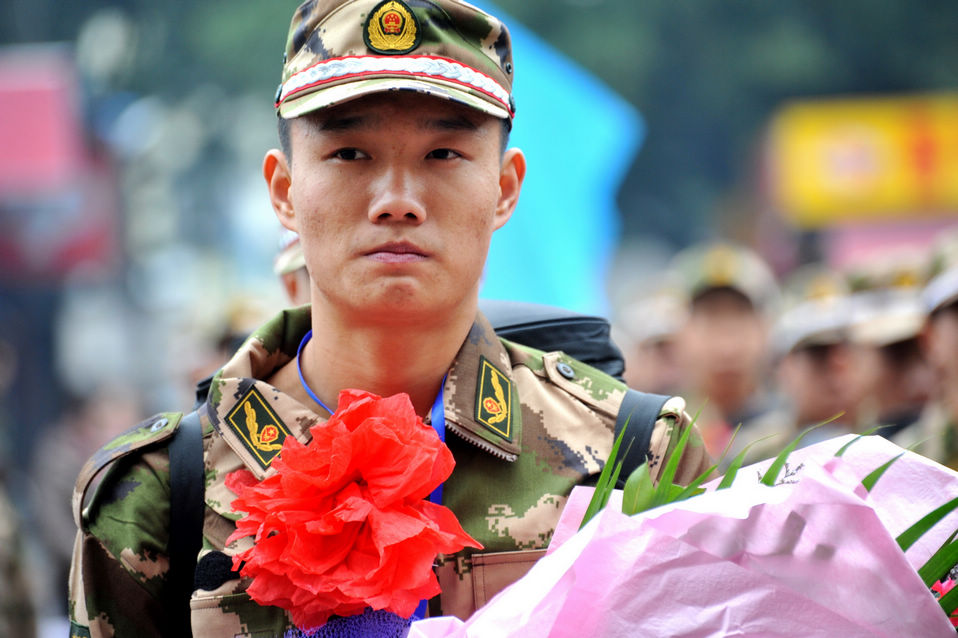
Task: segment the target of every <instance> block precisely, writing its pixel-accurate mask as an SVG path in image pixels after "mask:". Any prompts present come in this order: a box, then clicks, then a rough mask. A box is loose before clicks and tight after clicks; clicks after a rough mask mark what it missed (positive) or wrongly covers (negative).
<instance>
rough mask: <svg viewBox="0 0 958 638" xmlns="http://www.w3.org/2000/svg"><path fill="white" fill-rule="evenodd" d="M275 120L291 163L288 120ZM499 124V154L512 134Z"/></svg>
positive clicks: (503, 122)
mask: <svg viewBox="0 0 958 638" xmlns="http://www.w3.org/2000/svg"><path fill="white" fill-rule="evenodd" d="M276 120H277V123H276V132H277V133H278V135H279V148H280V150H282V151H283V155H285V156H286V160H287V161H289V162H292V161H293V145H292V144H291V143H290V137H289V127H290V120H287V119H286V118H283V117H279V116H277V118H276ZM499 122H500V126H501V128H500V131H499V151H500V152H501V153H505V152H506V149H507V148H509V134H510V133H511V132H512V122H511V121H510V120H509V119H508V118H503V119H500V120H499Z"/></svg>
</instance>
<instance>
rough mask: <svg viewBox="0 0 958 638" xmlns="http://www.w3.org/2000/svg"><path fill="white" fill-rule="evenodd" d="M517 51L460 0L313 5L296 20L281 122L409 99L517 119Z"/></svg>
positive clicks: (314, 1)
mask: <svg viewBox="0 0 958 638" xmlns="http://www.w3.org/2000/svg"><path fill="white" fill-rule="evenodd" d="M512 77H513V68H512V45H511V42H510V38H509V31H508V30H507V29H506V26H505V25H504V24H502V23H501V22H500V21H499V20H498V19H497V18H495V17H493V16H491V15H489V14H487V13H485V12H483V11H481V10H480V9H477V8H476V7H473V6H472V5H469V4H467V3H465V2H460V1H459V0H415V1H413V0H409V2H408V3H407V2H404V1H403V0H345V1H343V0H309V1H307V2H304V3H303V4H302V5H301V6H300V7H299V8H298V9H297V10H296V13H295V15H294V16H293V20H292V23H291V24H290V28H289V36H288V37H287V41H286V56H285V63H284V65H283V81H282V84H280V86H279V89H278V90H277V93H276V108H277V110H278V113H279V115H280V116H281V117H283V118H286V119H289V118H294V117H299V116H300V115H303V114H305V113H309V112H311V111H315V110H317V109H322V108H326V107H329V106H333V105H336V104H341V103H343V102H346V101H348V100H352V99H354V98H358V97H361V96H364V95H368V94H370V93H377V92H380V91H390V90H397V89H402V90H412V91H418V92H420V93H425V94H428V95H433V96H436V97H440V98H445V99H448V100H453V101H456V102H459V103H462V104H465V105H467V106H471V107H473V108H476V109H479V110H480V111H483V112H484V113H488V114H490V115H493V116H495V117H498V118H503V119H506V118H508V119H510V120H511V119H512V116H513V115H514V114H515V102H514V101H513V98H512Z"/></svg>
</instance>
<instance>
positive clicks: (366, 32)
mask: <svg viewBox="0 0 958 638" xmlns="http://www.w3.org/2000/svg"><path fill="white" fill-rule="evenodd" d="M421 39H422V29H421V28H420V25H419V18H417V17H416V14H415V13H413V12H412V9H410V8H409V7H408V6H406V3H405V2H403V1H402V0H384V1H383V2H380V3H379V4H377V5H376V7H375V8H374V9H373V10H372V11H370V12H369V15H368V16H367V17H366V24H365V25H364V26H363V40H365V42H366V46H368V47H369V48H370V49H372V50H373V51H375V52H376V53H383V54H385V55H399V54H403V53H409V52H410V51H412V50H413V49H415V48H416V47H418V46H419V42H420V40H421Z"/></svg>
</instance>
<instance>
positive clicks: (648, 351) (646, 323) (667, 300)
mask: <svg viewBox="0 0 958 638" xmlns="http://www.w3.org/2000/svg"><path fill="white" fill-rule="evenodd" d="M686 312H687V310H686V304H685V303H683V299H682V298H681V296H680V295H679V294H677V293H676V292H674V291H669V290H661V291H657V292H654V293H652V294H651V295H648V296H645V295H643V296H641V297H639V298H638V299H636V300H635V301H633V302H632V303H630V304H628V305H627V306H626V307H625V308H624V309H623V310H622V312H621V313H619V316H618V319H617V321H616V325H615V330H616V335H615V340H616V343H618V344H619V346H620V347H621V348H622V352H623V354H624V355H625V375H624V378H625V382H626V383H628V384H629V386H630V387H633V388H635V389H637V390H642V391H643V392H654V393H656V394H675V393H677V392H679V389H680V387H681V372H680V370H679V364H678V360H677V357H676V352H675V337H676V333H677V332H678V330H679V327H680V326H681V325H682V324H683V323H684V322H685V318H686Z"/></svg>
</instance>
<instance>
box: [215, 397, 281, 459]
mask: <svg viewBox="0 0 958 638" xmlns="http://www.w3.org/2000/svg"><path fill="white" fill-rule="evenodd" d="M226 422H227V423H228V424H229V426H230V427H231V428H232V429H233V431H234V432H236V434H237V435H238V436H239V438H240V440H241V441H242V442H243V445H244V446H245V447H246V449H247V450H249V452H250V454H252V456H253V458H254V459H256V462H257V463H259V465H260V467H261V468H262V469H264V470H265V469H267V468H268V467H269V466H270V464H271V463H272V462H273V459H275V458H276V457H277V456H278V455H279V451H280V450H281V449H283V441H284V440H285V439H286V437H287V436H289V430H288V429H287V428H286V425H285V424H284V423H283V422H282V421H281V420H280V418H279V417H278V416H276V413H275V412H274V411H273V409H272V408H270V407H269V404H268V403H266V400H265V399H264V398H263V395H262V394H260V392H259V390H257V389H256V388H255V387H252V388H250V389H249V392H247V393H246V396H244V397H243V398H242V400H240V402H239V403H237V404H236V406H235V407H234V408H233V410H232V411H231V412H230V413H229V415H227V417H226Z"/></svg>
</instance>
